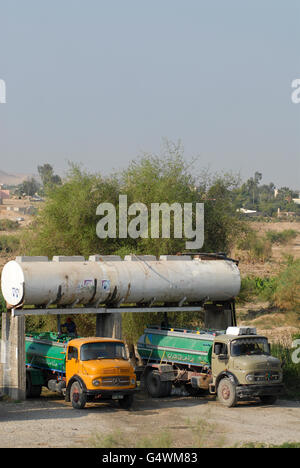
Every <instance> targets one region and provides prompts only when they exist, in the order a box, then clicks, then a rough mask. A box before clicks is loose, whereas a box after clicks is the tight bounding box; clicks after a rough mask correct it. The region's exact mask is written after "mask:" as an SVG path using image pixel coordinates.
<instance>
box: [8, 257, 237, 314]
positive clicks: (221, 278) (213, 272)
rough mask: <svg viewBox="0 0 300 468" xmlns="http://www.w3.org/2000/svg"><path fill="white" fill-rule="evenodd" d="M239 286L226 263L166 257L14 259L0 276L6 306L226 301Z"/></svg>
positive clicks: (233, 267)
mask: <svg viewBox="0 0 300 468" xmlns="http://www.w3.org/2000/svg"><path fill="white" fill-rule="evenodd" d="M240 284H241V279H240V272H239V269H238V266H237V265H236V263H235V262H234V261H232V260H230V259H227V258H221V259H215V258H214V259H202V258H194V259H192V257H190V256H169V255H165V256H161V257H160V258H159V259H156V257H153V256H150V255H146V256H135V255H129V256H126V257H125V259H124V260H122V259H121V258H120V257H118V256H100V255H95V256H92V257H90V258H89V260H85V259H84V257H54V258H53V260H52V261H48V259H47V257H17V258H16V260H13V261H10V262H8V263H7V264H6V265H5V266H4V268H3V271H2V277H1V288H2V293H3V296H4V298H5V300H6V302H7V304H8V306H9V307H22V306H23V305H34V306H46V307H47V306H50V305H62V306H64V305H65V306H74V305H76V304H78V305H84V306H97V307H98V305H100V304H103V305H108V306H109V305H120V304H147V303H148V304H149V303H151V304H154V303H176V304H183V303H189V304H193V303H199V302H202V301H227V300H230V299H232V298H234V297H235V296H236V295H237V294H238V293H239V290H240Z"/></svg>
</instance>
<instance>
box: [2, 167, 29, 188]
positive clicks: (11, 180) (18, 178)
mask: <svg viewBox="0 0 300 468" xmlns="http://www.w3.org/2000/svg"><path fill="white" fill-rule="evenodd" d="M28 177H33V175H32V174H7V173H6V172H4V171H1V170H0V184H6V185H19V184H21V183H22V182H23V181H24V180H26V179H27V178H28Z"/></svg>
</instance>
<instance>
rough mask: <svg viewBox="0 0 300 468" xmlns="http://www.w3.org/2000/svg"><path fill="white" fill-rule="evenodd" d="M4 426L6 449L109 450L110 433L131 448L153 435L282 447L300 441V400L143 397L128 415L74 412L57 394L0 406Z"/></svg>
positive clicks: (115, 410)
mask: <svg viewBox="0 0 300 468" xmlns="http://www.w3.org/2000/svg"><path fill="white" fill-rule="evenodd" d="M0 428H1V431H0V447H1V448H4V447H10V448H14V447H88V446H92V445H93V444H94V443H95V440H96V439H97V445H98V446H103V445H101V444H103V443H106V444H107V443H108V441H107V436H108V435H112V436H113V437H114V438H115V439H116V440H118V441H121V442H120V443H121V446H122V444H123V446H125V447H130V446H136V444H137V442H138V441H140V443H144V444H145V438H148V440H149V438H150V439H151V438H153V437H154V438H155V437H156V438H157V437H158V438H160V440H164V438H167V439H168V441H169V442H168V443H169V444H171V447H193V446H194V447H195V446H199V445H201V446H203V445H204V446H215V447H218V446H223V447H232V446H240V445H241V444H245V443H250V442H254V443H266V444H282V443H284V442H300V402H290V401H283V400H280V401H278V403H277V404H276V405H274V406H264V405H262V404H260V403H258V402H252V403H242V404H239V406H237V407H236V408H225V407H223V406H221V405H220V404H219V403H218V402H217V401H215V400H214V399H213V398H211V397H210V398H205V397H202V398H197V399H195V398H192V397H182V396H176V395H173V396H171V397H169V398H164V399H150V398H148V397H147V396H146V395H145V394H143V393H140V394H138V395H137V397H136V400H135V403H134V406H133V408H132V410H131V411H129V412H128V411H124V410H121V409H119V407H118V406H117V404H107V403H102V404H97V405H96V404H89V405H87V406H86V408H85V409H84V410H74V409H73V408H72V407H71V406H70V404H68V403H65V402H64V400H62V399H58V398H57V397H56V396H50V397H49V395H47V397H46V396H43V395H42V397H41V398H40V399H35V400H27V401H26V402H21V403H14V402H13V403H10V402H4V401H2V402H0ZM105 437H106V439H104V438H105ZM141 441H142V442H141ZM170 441H171V442H170ZM110 443H112V442H111V441H110ZM146 443H147V442H146ZM131 444H132V445H131ZM106 446H107V445H106ZM110 446H111V445H110ZM144 446H145V445H144ZM169 446H170V445H169Z"/></svg>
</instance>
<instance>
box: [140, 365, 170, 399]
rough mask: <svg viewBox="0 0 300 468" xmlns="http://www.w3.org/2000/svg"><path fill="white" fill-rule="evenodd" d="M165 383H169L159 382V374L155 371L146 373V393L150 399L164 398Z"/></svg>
mask: <svg viewBox="0 0 300 468" xmlns="http://www.w3.org/2000/svg"><path fill="white" fill-rule="evenodd" d="M165 383H169V382H162V381H161V380H160V377H159V374H158V372H157V371H155V370H151V371H150V372H148V374H147V375H146V378H145V385H146V389H147V392H148V393H149V395H150V396H152V398H161V397H163V396H165V395H164V394H165V392H166V390H167V389H166V386H165V385H164V384H165Z"/></svg>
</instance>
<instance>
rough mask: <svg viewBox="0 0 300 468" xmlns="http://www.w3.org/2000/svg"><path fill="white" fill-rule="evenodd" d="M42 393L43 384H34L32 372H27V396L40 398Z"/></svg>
mask: <svg viewBox="0 0 300 468" xmlns="http://www.w3.org/2000/svg"><path fill="white" fill-rule="evenodd" d="M41 393H42V386H41V385H32V383H31V378H30V374H29V373H28V372H26V398H39V397H40V396H41Z"/></svg>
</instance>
